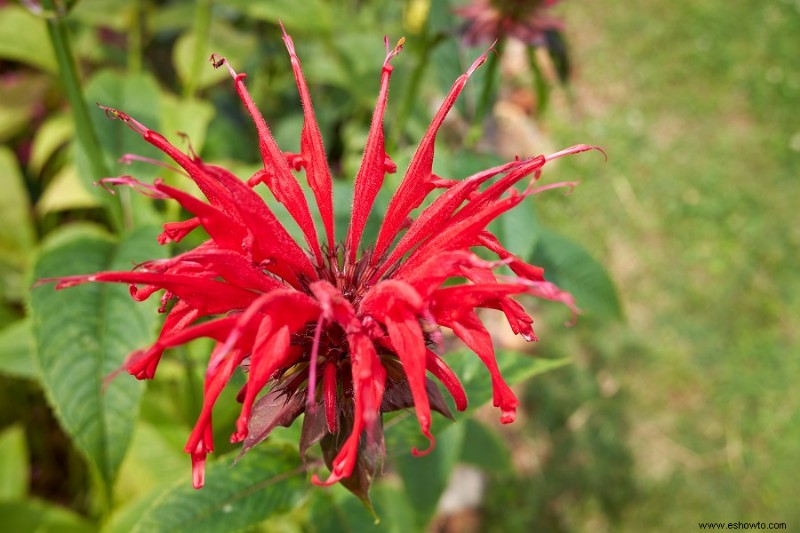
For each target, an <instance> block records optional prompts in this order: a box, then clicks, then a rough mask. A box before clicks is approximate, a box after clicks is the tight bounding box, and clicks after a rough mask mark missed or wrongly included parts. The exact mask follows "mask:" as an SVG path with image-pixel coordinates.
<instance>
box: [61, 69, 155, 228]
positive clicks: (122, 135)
mask: <svg viewBox="0 0 800 533" xmlns="http://www.w3.org/2000/svg"><path fill="white" fill-rule="evenodd" d="M85 95H86V96H85V98H86V101H87V102H97V103H99V104H102V105H105V106H108V107H113V108H115V109H119V110H120V111H123V112H125V113H127V114H128V115H130V116H131V117H132V118H134V119H135V120H137V121H138V122H141V123H142V124H144V125H145V126H146V127H148V128H150V129H152V130H154V131H160V130H161V126H162V124H161V118H160V115H161V110H162V100H161V91H160V89H159V87H158V83H157V82H156V80H155V79H154V78H153V77H152V76H151V75H149V74H140V75H134V74H120V73H118V72H114V71H111V70H104V71H101V72H100V73H99V74H97V75H96V76H95V77H94V78H92V79H91V80H90V81H89V83H88V84H87V85H86V89H85ZM89 113H90V116H91V119H92V125H93V127H94V130H95V131H96V132H97V137H98V139H99V141H100V146H101V149H102V151H103V155H104V156H105V160H106V166H107V168H108V169H109V172H110V173H111V175H113V176H117V175H121V174H129V175H131V176H135V177H136V178H137V179H140V180H144V181H146V180H148V179H149V178H152V177H154V176H155V175H156V174H158V173H159V172H161V171H162V170H163V169H161V168H159V167H157V166H154V165H151V164H148V163H142V162H133V163H132V164H130V165H128V164H123V163H120V162H119V158H120V157H122V156H123V155H125V154H129V153H132V154H136V155H140V156H144V157H149V158H151V159H155V160H161V159H162V158H163V154H162V153H161V151H160V150H158V149H157V148H155V147H154V146H152V145H150V144H149V143H148V142H146V141H145V140H144V139H142V136H141V135H139V134H138V133H136V132H134V131H131V130H130V129H129V128H128V127H126V126H125V124H124V123H123V122H122V121H119V120H110V119H109V118H108V117H107V116H106V115H105V113H104V112H103V111H102V110H101V109H99V108H93V109H92V108H90V110H89ZM167 137H170V135H167ZM76 162H77V164H78V169H79V171H80V176H81V177H83V178H82V179H83V180H84V181H83V183H84V186H85V187H86V188H87V190H89V191H90V192H91V193H92V194H93V195H94V196H95V197H96V198H98V199H99V200H100V201H101V202H103V203H105V204H111V203H114V202H116V200H114V199H113V197H112V196H111V195H110V194H109V193H108V192H107V191H105V190H104V189H103V188H101V187H95V186H94V185H93V183H90V181H89V180H91V179H92V178H91V175H92V174H91V173H89V172H88V171H87V165H86V158H85V156H84V155H83V154H82V150H81V149H80V148H79V149H78V152H77V153H76ZM117 195H118V196H119V197H120V201H121V202H122V205H123V209H126V213H125V216H126V218H127V219H128V220H127V221H128V222H129V223H133V224H138V225H147V224H161V222H162V220H161V219H160V217H159V216H158V215H157V214H156V213H155V212H154V210H153V208H152V202H151V201H150V200H149V199H147V198H144V197H143V196H142V195H140V194H137V193H135V192H134V191H132V190H130V189H128V188H124V187H123V188H119V189H117Z"/></svg>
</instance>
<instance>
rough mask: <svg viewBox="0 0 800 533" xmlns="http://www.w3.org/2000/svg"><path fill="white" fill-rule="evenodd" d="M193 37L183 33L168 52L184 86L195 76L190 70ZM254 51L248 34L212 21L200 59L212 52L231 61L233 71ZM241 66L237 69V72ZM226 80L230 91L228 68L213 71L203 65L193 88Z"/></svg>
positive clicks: (208, 64)
mask: <svg viewBox="0 0 800 533" xmlns="http://www.w3.org/2000/svg"><path fill="white" fill-rule="evenodd" d="M195 40H196V38H195V36H194V34H193V33H188V32H187V33H184V34H183V35H182V36H181V37H180V38H178V40H177V42H176V43H175V47H174V48H173V49H172V61H173V63H174V64H175V72H177V73H178V77H179V78H180V79H181V81H182V82H183V84H184V85H186V84H187V83H189V81H190V80H191V78H192V76H194V75H195V73H194V72H193V71H192V70H193V69H192V63H193V61H194V54H195ZM255 48H256V40H255V38H254V37H253V35H252V34H249V33H243V32H241V31H238V30H236V29H235V28H233V27H231V26H229V25H227V24H224V23H221V22H215V23H214V24H213V25H212V26H211V30H210V32H209V35H208V40H207V42H206V49H205V51H204V53H203V57H205V58H207V57H210V56H211V54H212V53H215V54H218V55H220V56H223V57H227V58H229V59H230V60H231V65H234V68H237V67H236V65H238V64H240V62H241V61H242V58H245V57H248V56H250V55H251V54H252V53H253V51H254V50H255ZM240 68H241V67H238V68H237V70H238V69H240ZM223 80H227V81H228V83H230V85H231V91H233V80H232V79H231V76H230V74H229V73H228V69H226V68H219V69H215V68H213V66H212V65H211V63H210V62H208V63H206V64H205V65H204V66H203V68H202V69H200V71H199V76H198V79H196V80H194V87H195V89H204V88H206V87H209V86H211V85H213V84H215V83H219V82H221V81H223Z"/></svg>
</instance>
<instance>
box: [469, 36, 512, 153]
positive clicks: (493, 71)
mask: <svg viewBox="0 0 800 533" xmlns="http://www.w3.org/2000/svg"><path fill="white" fill-rule="evenodd" d="M503 48H505V39H504V38H503V37H500V38H498V40H497V44H496V45H495V47H494V53H493V54H489V57H488V58H487V60H486V71H485V72H484V78H483V87H482V88H481V94H480V96H479V97H478V104H477V106H476V107H475V116H474V117H473V118H472V127H471V128H470V130H469V134H468V135H467V140H466V145H467V147H474V146H475V143H477V142H478V139H480V137H481V134H482V132H483V119H484V117H485V116H486V113H487V112H488V111H489V107H490V106H491V104H492V101H493V100H494V98H493V96H494V90H495V78H497V69H498V67H499V65H500V57H501V56H502V55H503Z"/></svg>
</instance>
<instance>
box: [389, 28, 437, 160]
mask: <svg viewBox="0 0 800 533" xmlns="http://www.w3.org/2000/svg"><path fill="white" fill-rule="evenodd" d="M441 41H442V38H441V37H438V36H437V37H434V38H432V39H431V38H430V37H429V36H428V35H427V33H423V34H422V35H420V38H419V44H418V45H417V46H415V48H414V52H415V53H414V57H415V59H416V64H415V65H414V71H413V72H412V73H411V77H410V78H409V80H408V83H407V84H406V87H405V89H404V92H403V99H402V100H401V102H400V106H399V108H398V109H399V110H398V112H397V115H396V118H395V123H394V127H393V132H394V133H393V135H392V137H391V140H390V142H389V145H388V146H387V152H388V153H392V152H393V151H394V150H395V149H396V148H397V147H398V145H399V144H400V139H401V138H402V136H403V131H404V130H405V126H406V123H407V122H408V118H409V116H410V115H411V111H412V109H413V107H414V102H415V101H416V100H417V98H419V86H420V84H421V83H422V78H423V76H424V75H425V70H426V69H427V68H428V63H429V62H430V61H429V60H430V54H431V52H432V51H433V49H434V48H435V47H436V45H438V44H439V43H440V42H441Z"/></svg>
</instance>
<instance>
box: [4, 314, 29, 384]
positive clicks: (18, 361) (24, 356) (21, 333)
mask: <svg viewBox="0 0 800 533" xmlns="http://www.w3.org/2000/svg"><path fill="white" fill-rule="evenodd" d="M33 351H34V341H33V328H32V327H31V320H30V319H29V318H26V319H24V320H18V321H17V322H14V323H13V324H11V325H10V326H6V327H4V328H3V329H2V330H0V373H2V374H6V375H8V376H12V377H16V378H25V379H36V378H37V377H38V372H37V370H36V364H35V362H34V353H33Z"/></svg>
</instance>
